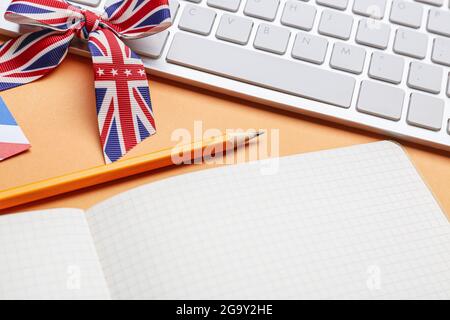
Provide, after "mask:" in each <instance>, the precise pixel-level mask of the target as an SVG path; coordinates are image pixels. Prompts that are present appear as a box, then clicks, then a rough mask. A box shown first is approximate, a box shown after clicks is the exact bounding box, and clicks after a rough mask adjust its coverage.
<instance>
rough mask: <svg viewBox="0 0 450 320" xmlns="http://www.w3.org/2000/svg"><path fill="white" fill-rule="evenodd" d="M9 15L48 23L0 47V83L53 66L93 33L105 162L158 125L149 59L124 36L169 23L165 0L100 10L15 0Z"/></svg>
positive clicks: (115, 3)
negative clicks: (145, 60)
mask: <svg viewBox="0 0 450 320" xmlns="http://www.w3.org/2000/svg"><path fill="white" fill-rule="evenodd" d="M2 1H4V0H2ZM5 18H6V19H7V20H9V21H12V22H16V23H19V24H28V25H33V26H38V27H41V28H43V30H40V31H36V32H34V33H28V34H25V35H22V36H20V37H18V38H16V39H12V40H9V41H7V42H5V43H4V44H3V45H2V46H1V47H0V91H2V90H7V89H10V88H13V87H17V86H20V85H23V84H26V83H30V82H32V81H35V80H37V79H39V78H41V77H43V76H44V75H46V74H48V73H50V72H51V71H52V70H54V69H55V68H56V67H57V66H58V65H59V64H60V63H61V61H62V60H63V59H64V57H65V56H66V54H67V52H68V48H69V45H70V42H71V41H72V39H73V37H74V36H77V37H79V38H81V39H84V40H88V44H89V50H90V52H91V55H92V59H93V64H94V72H95V93H96V102H97V115H98V124H99V131H100V140H101V142H102V145H103V152H104V156H105V160H106V162H113V161H116V160H118V159H119V158H121V157H122V156H123V155H124V154H126V153H127V152H128V151H129V150H130V149H131V148H133V147H134V146H136V145H137V144H138V143H140V142H141V141H143V140H144V139H145V138H147V137H149V136H151V135H152V134H154V133H155V132H156V130H155V124H154V119H153V111H152V106H151V102H150V92H149V88H148V82H147V76H146V73H145V68H144V65H143V63H142V61H141V59H140V58H139V56H137V55H136V54H135V53H134V52H133V51H132V50H131V49H130V48H129V47H128V46H126V45H125V44H124V43H123V42H122V41H121V40H120V39H121V38H123V39H136V38H142V37H145V36H148V35H151V34H155V33H157V32H160V31H162V30H164V29H166V28H167V27H169V26H170V25H171V16H170V9H169V5H168V0H109V2H108V3H107V5H106V6H105V12H104V13H103V14H101V15H98V14H96V13H94V12H91V11H89V10H85V9H81V8H78V7H75V6H73V5H70V4H68V3H67V2H66V1H65V0H12V1H11V3H10V5H9V7H8V9H7V11H6V13H5Z"/></svg>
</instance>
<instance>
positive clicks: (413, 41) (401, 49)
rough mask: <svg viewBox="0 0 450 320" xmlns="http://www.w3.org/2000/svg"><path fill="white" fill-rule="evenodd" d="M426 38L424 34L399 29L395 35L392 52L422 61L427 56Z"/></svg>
mask: <svg viewBox="0 0 450 320" xmlns="http://www.w3.org/2000/svg"><path fill="white" fill-rule="evenodd" d="M427 49H428V36H427V35H426V34H423V33H420V32H417V31H413V30H409V29H406V28H399V29H398V30H397V33H396V35H395V42H394V52H395V53H399V54H403V55H405V56H410V57H413V58H418V59H423V58H425V56H426V54H427Z"/></svg>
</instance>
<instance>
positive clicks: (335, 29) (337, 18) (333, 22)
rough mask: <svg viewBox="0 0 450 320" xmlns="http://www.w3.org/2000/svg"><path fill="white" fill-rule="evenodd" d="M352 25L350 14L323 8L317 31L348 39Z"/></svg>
mask: <svg viewBox="0 0 450 320" xmlns="http://www.w3.org/2000/svg"><path fill="white" fill-rule="evenodd" d="M352 26H353V17H352V16H350V15H348V14H344V13H340V12H336V11H332V10H324V11H323V12H322V17H321V18H320V24H319V33H321V34H324V35H327V36H332V37H335V38H339V39H343V40H348V39H350V33H351V32H352Z"/></svg>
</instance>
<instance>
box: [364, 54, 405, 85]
mask: <svg viewBox="0 0 450 320" xmlns="http://www.w3.org/2000/svg"><path fill="white" fill-rule="evenodd" d="M404 67H405V63H404V61H403V58H401V57H399V56H396V55H393V54H387V53H383V52H378V51H375V52H374V53H373V54H372V59H371V61H370V67H369V77H371V78H373V79H378V80H383V81H387V82H391V83H395V84H398V83H400V82H401V81H402V78H403V70H404Z"/></svg>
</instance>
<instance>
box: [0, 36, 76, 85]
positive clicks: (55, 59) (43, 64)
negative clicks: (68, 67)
mask: <svg viewBox="0 0 450 320" xmlns="http://www.w3.org/2000/svg"><path fill="white" fill-rule="evenodd" d="M73 36H74V35H73V32H72V31H67V32H65V33H61V32H57V31H52V30H41V31H37V32H33V33H27V34H24V35H22V36H20V37H18V38H15V39H11V40H8V41H6V42H5V43H4V44H3V45H2V46H1V47H0V91H3V90H7V89H11V88H14V87H18V86H21V85H24V84H27V83H30V82H33V81H35V80H37V79H39V78H42V77H43V76H45V75H47V74H48V73H50V72H52V71H53V70H54V69H55V68H56V67H57V66H58V65H59V64H60V63H61V62H62V60H64V58H65V56H66V55H67V52H68V49H69V45H70V41H71V40H72V38H73Z"/></svg>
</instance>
